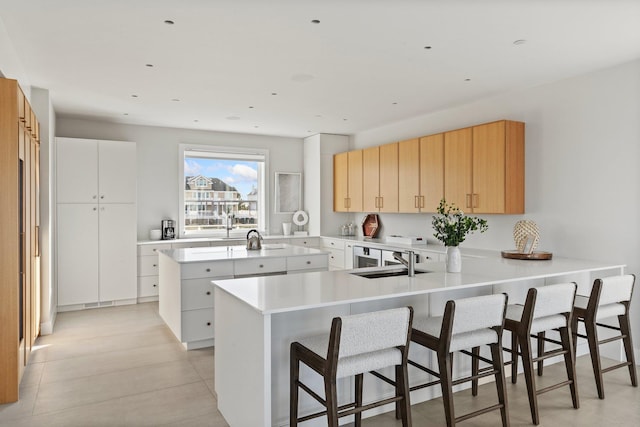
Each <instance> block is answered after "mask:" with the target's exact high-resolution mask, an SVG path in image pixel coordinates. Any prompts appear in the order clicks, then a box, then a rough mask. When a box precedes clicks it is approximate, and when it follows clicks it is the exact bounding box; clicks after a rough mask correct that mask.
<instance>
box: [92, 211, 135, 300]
mask: <svg viewBox="0 0 640 427" xmlns="http://www.w3.org/2000/svg"><path fill="white" fill-rule="evenodd" d="M99 209H100V225H99V230H100V231H99V242H100V245H99V249H100V250H99V260H100V274H99V278H100V280H99V289H100V293H99V294H100V301H113V300H123V299H133V298H136V296H137V289H136V274H137V271H136V270H137V266H136V260H137V258H136V240H137V236H136V205H135V204H132V203H126V204H125V203H121V204H115V203H114V204H102V205H100V208H99Z"/></svg>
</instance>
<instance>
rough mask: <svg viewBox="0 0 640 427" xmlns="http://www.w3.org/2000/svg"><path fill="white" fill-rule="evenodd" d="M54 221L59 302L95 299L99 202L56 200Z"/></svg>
mask: <svg viewBox="0 0 640 427" xmlns="http://www.w3.org/2000/svg"><path fill="white" fill-rule="evenodd" d="M57 222H58V228H57V231H58V233H57V240H58V248H57V249H58V251H57V256H58V305H71V304H84V303H92V302H97V301H98V239H97V236H98V204H97V203H95V204H93V203H88V204H58V209H57ZM113 268H119V267H118V266H113Z"/></svg>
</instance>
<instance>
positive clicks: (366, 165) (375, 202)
mask: <svg viewBox="0 0 640 427" xmlns="http://www.w3.org/2000/svg"><path fill="white" fill-rule="evenodd" d="M379 196H380V147H371V148H365V149H364V150H362V209H363V210H364V211H365V212H376V211H378V208H379Z"/></svg>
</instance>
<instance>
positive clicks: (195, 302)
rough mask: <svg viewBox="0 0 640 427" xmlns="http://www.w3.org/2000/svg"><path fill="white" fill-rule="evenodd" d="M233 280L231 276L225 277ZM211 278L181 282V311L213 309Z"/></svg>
mask: <svg viewBox="0 0 640 427" xmlns="http://www.w3.org/2000/svg"><path fill="white" fill-rule="evenodd" d="M225 278H226V279H233V276H228V277H225ZM211 280H212V279H211V278H206V279H188V280H182V281H181V285H182V286H181V298H182V310H183V311H184V310H196V309H199V308H213V285H212V284H211Z"/></svg>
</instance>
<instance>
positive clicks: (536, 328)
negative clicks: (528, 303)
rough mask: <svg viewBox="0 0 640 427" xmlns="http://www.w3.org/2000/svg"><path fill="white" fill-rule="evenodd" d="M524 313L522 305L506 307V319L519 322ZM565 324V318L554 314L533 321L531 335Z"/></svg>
mask: <svg viewBox="0 0 640 427" xmlns="http://www.w3.org/2000/svg"><path fill="white" fill-rule="evenodd" d="M523 312H524V305H520V304H510V305H509V306H507V315H506V316H505V317H506V319H509V320H512V321H517V322H520V321H521V319H522V313H523ZM566 324H567V318H566V317H565V316H563V315H561V314H554V315H551V316H544V317H540V318H537V319H533V322H532V323H531V331H530V332H531V333H532V334H537V333H538V332H542V331H549V330H551V329H557V328H561V327H563V326H565V325H566Z"/></svg>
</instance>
